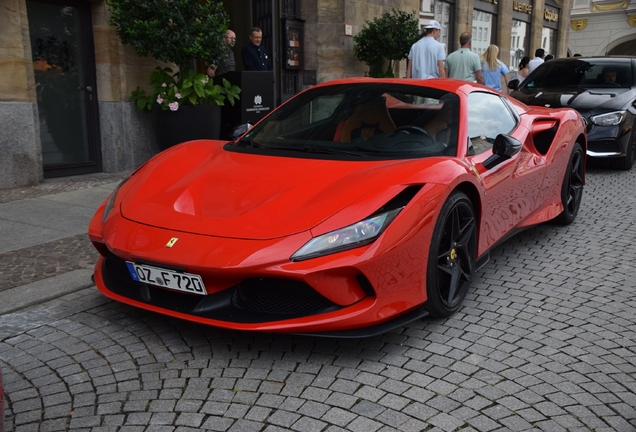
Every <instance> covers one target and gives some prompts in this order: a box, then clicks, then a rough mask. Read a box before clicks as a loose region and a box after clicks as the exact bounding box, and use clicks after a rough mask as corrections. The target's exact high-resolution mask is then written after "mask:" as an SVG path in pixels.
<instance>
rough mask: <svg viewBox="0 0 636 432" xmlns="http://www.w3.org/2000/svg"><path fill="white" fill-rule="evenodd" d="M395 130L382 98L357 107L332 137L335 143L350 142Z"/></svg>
mask: <svg viewBox="0 0 636 432" xmlns="http://www.w3.org/2000/svg"><path fill="white" fill-rule="evenodd" d="M394 130H395V123H394V122H393V119H391V116H390V114H389V111H388V109H387V107H386V101H385V99H384V97H382V98H379V99H378V100H376V101H374V102H373V103H370V104H363V105H359V106H358V107H357V108H356V109H355V111H354V112H353V114H352V115H351V116H350V117H349V118H347V119H346V120H343V121H342V122H340V124H339V125H338V128H337V129H336V133H335V135H334V141H336V142H351V141H352V140H354V139H356V138H359V137H362V138H369V137H371V136H373V135H377V134H382V133H389V132H393V131H394Z"/></svg>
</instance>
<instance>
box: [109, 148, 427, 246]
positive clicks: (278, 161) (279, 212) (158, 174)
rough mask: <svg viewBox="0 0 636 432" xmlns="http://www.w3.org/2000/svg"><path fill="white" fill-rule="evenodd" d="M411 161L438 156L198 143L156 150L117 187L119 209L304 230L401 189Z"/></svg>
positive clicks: (194, 221) (225, 229)
mask: <svg viewBox="0 0 636 432" xmlns="http://www.w3.org/2000/svg"><path fill="white" fill-rule="evenodd" d="M438 161H439V159H438ZM416 163H417V171H418V172H420V173H421V170H422V169H424V170H425V169H426V167H427V166H432V165H434V163H435V162H434V160H432V159H431V160H428V159H424V160H419V161H414V160H400V161H334V160H320V159H309V158H292V157H279V156H265V155H255V154H246V153H239V152H233V151H226V150H223V149H222V143H220V142H214V141H196V142H191V143H187V144H184V145H180V146H177V147H176V148H172V149H170V150H168V151H167V152H164V153H162V154H160V155H159V156H158V157H157V158H155V159H154V160H152V161H151V162H149V163H148V164H147V165H146V167H144V168H143V169H142V170H140V172H138V173H137V174H135V175H134V176H133V177H132V178H131V180H130V184H129V185H125V186H126V187H125V188H122V191H121V192H120V193H122V194H123V197H120V199H121V207H120V211H121V214H122V216H123V217H125V218H127V219H129V220H133V221H136V222H139V223H142V224H146V225H151V226H156V227H162V228H166V229H171V230H175V231H185V232H191V233H198V234H203V235H212V236H219V237H232V238H245V239H248V238H249V239H272V238H279V237H282V236H287V235H291V234H295V233H299V232H302V231H306V230H309V229H311V228H312V227H314V226H316V225H317V224H319V223H320V222H322V221H324V220H325V219H327V218H329V217H330V216H332V215H334V214H335V213H337V212H338V211H339V210H341V209H343V208H344V207H346V206H348V205H350V204H351V203H353V202H354V201H356V206H358V207H359V208H360V210H359V212H357V213H355V216H353V217H356V218H358V219H357V220H350V221H346V222H347V223H348V224H350V223H354V222H357V221H358V220H361V219H363V218H365V217H367V216H369V215H370V214H371V213H373V212H375V211H376V210H378V209H379V208H380V207H381V206H382V205H383V204H385V203H386V202H387V201H388V200H389V199H391V198H393V196H395V195H396V194H397V193H399V192H400V191H401V190H402V187H401V186H399V185H400V184H401V183H400V180H399V179H402V178H403V177H404V175H403V174H402V173H404V171H405V170H408V169H409V168H411V169H413V167H414V166H415V164H416ZM398 186H399V187H398ZM361 202H362V203H361ZM348 213H351V212H348Z"/></svg>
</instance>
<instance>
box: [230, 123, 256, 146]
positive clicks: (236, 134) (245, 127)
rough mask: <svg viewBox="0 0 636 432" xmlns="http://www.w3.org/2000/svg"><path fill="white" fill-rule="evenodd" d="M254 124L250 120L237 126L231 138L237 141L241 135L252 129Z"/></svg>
mask: <svg viewBox="0 0 636 432" xmlns="http://www.w3.org/2000/svg"><path fill="white" fill-rule="evenodd" d="M252 126H253V125H252V124H251V123H250V122H247V123H243V124H240V125H238V126H236V127H235V128H234V130H233V131H232V133H231V134H230V138H232V141H236V140H237V139H238V138H239V137H240V136H241V135H243V134H244V133H245V132H247V131H248V130H250V129H251V128H252Z"/></svg>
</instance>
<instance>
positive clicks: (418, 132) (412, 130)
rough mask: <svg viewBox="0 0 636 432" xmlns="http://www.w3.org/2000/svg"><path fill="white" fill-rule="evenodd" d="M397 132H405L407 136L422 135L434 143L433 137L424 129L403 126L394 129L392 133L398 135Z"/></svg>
mask: <svg viewBox="0 0 636 432" xmlns="http://www.w3.org/2000/svg"><path fill="white" fill-rule="evenodd" d="M399 132H406V133H408V134H415V135H423V136H425V137H427V138H430V139H431V141H435V138H433V135H431V133H430V132H429V131H427V130H426V129H424V128H421V127H419V126H413V125H404V126H400V127H398V128H396V129H395V130H394V131H393V133H399Z"/></svg>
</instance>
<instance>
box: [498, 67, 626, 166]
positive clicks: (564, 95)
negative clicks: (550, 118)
mask: <svg viewBox="0 0 636 432" xmlns="http://www.w3.org/2000/svg"><path fill="white" fill-rule="evenodd" d="M510 85H511V88H515V89H516V91H514V92H512V94H511V95H512V96H513V97H515V98H517V99H519V100H520V101H522V102H524V103H526V104H528V105H538V106H546V107H551V108H560V107H570V108H574V109H576V110H577V111H579V112H580V113H581V115H583V117H584V118H585V119H586V123H587V132H588V150H587V154H588V156H592V157H594V158H610V159H611V161H612V163H613V165H614V167H615V168H618V169H622V170H629V169H631V167H632V166H633V164H634V161H636V59H635V58H631V57H589V58H587V57H576V58H565V59H556V60H551V61H549V62H546V63H544V64H543V65H541V66H540V67H539V68H537V69H536V70H535V71H534V72H533V73H532V74H531V75H530V76H528V78H526V79H525V80H524V82H523V83H521V84H520V85H518V86H517V83H516V82H513V81H511V83H510Z"/></svg>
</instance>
